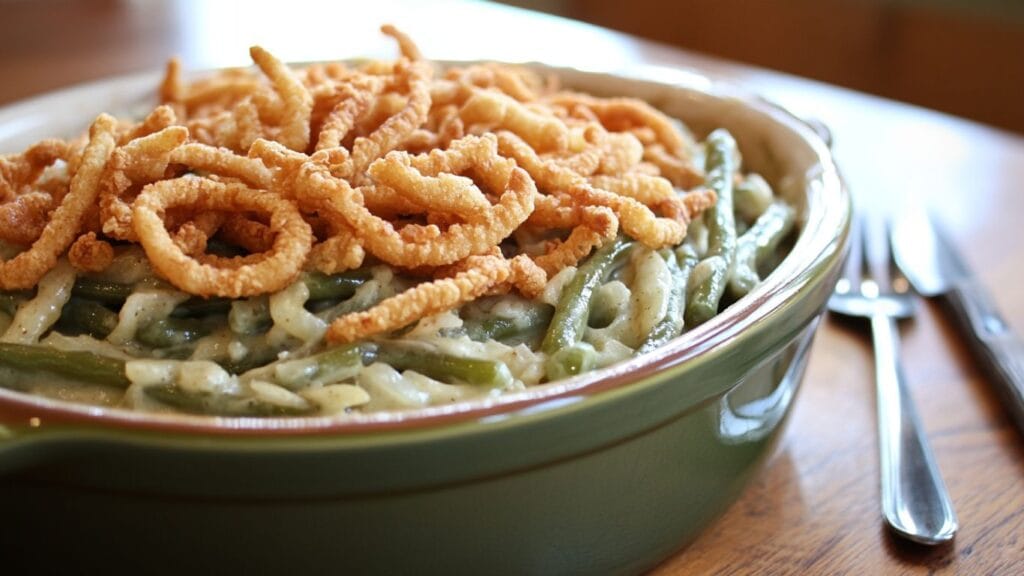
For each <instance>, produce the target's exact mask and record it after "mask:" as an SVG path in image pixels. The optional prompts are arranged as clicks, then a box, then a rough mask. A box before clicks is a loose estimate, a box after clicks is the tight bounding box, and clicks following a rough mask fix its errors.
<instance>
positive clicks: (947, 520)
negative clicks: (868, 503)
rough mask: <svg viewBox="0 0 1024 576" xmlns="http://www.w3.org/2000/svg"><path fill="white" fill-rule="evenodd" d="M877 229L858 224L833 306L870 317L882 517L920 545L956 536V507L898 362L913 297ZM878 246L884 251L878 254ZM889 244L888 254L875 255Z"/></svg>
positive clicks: (913, 301)
mask: <svg viewBox="0 0 1024 576" xmlns="http://www.w3.org/2000/svg"><path fill="white" fill-rule="evenodd" d="M870 232H872V231H871V230H869V229H868V227H867V225H866V222H865V221H861V222H860V223H858V224H856V225H855V226H854V228H853V232H852V235H853V237H852V238H851V242H850V245H851V250H850V254H849V256H848V259H847V262H846V268H845V270H844V274H843V277H842V278H841V279H840V280H839V282H838V284H837V285H836V292H835V294H834V295H833V296H832V298H831V299H830V300H829V304H828V306H829V309H830V310H831V311H832V312H835V313H838V314H843V315H846V316H857V317H863V318H868V319H870V320H871V334H872V338H873V340H874V349H875V384H876V394H877V405H878V436H879V454H880V460H881V461H880V468H881V475H882V516H883V517H884V518H885V521H886V522H887V523H888V524H889V526H890V527H891V528H892V529H893V530H894V531H895V532H896V533H897V534H899V535H900V536H903V537H905V538H908V539H910V540H912V541H914V542H918V543H921V544H929V545H933V544H940V543H943V542H947V541H949V540H951V539H952V538H953V535H954V534H956V530H957V519H956V513H955V512H954V511H953V504H952V502H951V501H950V499H949V494H948V493H947V492H946V486H945V484H943V482H942V478H941V476H940V475H939V469H938V466H936V464H935V457H934V456H933V455H932V451H931V448H930V447H929V445H928V440H927V438H926V437H925V435H924V431H923V429H922V427H921V423H920V420H919V419H918V416H917V411H916V410H915V409H914V406H913V403H912V400H911V397H910V394H909V392H908V390H907V387H906V383H905V377H904V374H903V369H902V367H901V365H900V361H899V332H898V330H897V327H896V319H897V318H909V317H911V316H912V315H913V314H914V307H915V300H914V295H913V294H912V293H911V292H910V287H909V286H908V284H907V282H906V279H905V278H903V277H902V275H900V273H899V271H898V270H896V267H895V265H894V264H893V260H892V253H891V250H890V246H889V237H888V235H887V234H884V233H883V234H874V235H870V234H869V233H870ZM871 240H875V241H876V244H872V243H871ZM883 245H884V246H883ZM872 247H874V248H876V249H878V250H876V252H874V253H873V252H872ZM883 248H884V251H885V256H884V258H877V257H873V254H880V252H881V249H883Z"/></svg>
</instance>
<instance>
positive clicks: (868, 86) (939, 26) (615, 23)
mask: <svg viewBox="0 0 1024 576" xmlns="http://www.w3.org/2000/svg"><path fill="white" fill-rule="evenodd" d="M506 3H508V4H513V5H517V6H522V7H526V8H531V9H534V10H541V11H546V12H550V13H553V14H559V15H562V16H566V17H569V18H574V19H577V20H583V21H585V22H590V23H593V24H597V25H599V26H605V27H607V28H612V29H614V30H620V31H623V32H628V33H630V34H635V35H637V36H642V37H644V38H649V39H652V40H657V41H659V42H664V43H667V44H672V45H675V46H679V47H683V48H686V49H690V50H696V51H699V52H704V53H707V54H713V55H716V56H722V57H725V58H729V59H733V60H738V61H741V62H746V63H750V64H754V65H757V66H763V67H765V68H771V69H774V70H780V71H784V72H789V73H791V74H795V75H798V76H805V77H809V78H814V79H817V80H821V81H823V82H828V83H830V84H837V85H840V86H844V87H847V88H853V89H855V90H860V91H863V92H869V93H871V94H876V95H879V96H884V97H886V98H893V99H896V100H902V101H905V102H910V103H913V104H918V105H921V106H925V107H928V108H934V109H937V110H942V111H944V112H949V113H951V114H955V115H957V116H964V117H967V118H970V119H972V120H977V121H979V122H983V123H986V124H991V125H993V126H998V127H1002V128H1005V129H1008V130H1013V131H1016V132H1020V133H1024V0H627V1H609V0H550V1H544V0H506Z"/></svg>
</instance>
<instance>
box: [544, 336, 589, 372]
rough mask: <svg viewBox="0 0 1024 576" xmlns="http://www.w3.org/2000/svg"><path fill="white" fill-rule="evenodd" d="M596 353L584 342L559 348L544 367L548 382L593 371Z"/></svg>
mask: <svg viewBox="0 0 1024 576" xmlns="http://www.w3.org/2000/svg"><path fill="white" fill-rule="evenodd" d="M596 365H597V351H596V350H594V347H593V346H591V345H590V344H587V343H586V342H576V343H574V344H570V345H569V346H566V347H565V348H561V349H559V350H558V351H556V352H555V353H554V354H552V355H551V356H550V357H549V358H548V362H547V364H546V365H545V367H544V368H545V370H546V372H547V377H548V380H558V379H561V378H569V377H570V376H575V375H577V374H583V373H584V372H589V371H591V370H593V369H594V367H595V366H596Z"/></svg>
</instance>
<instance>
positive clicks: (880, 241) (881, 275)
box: [863, 218, 892, 289]
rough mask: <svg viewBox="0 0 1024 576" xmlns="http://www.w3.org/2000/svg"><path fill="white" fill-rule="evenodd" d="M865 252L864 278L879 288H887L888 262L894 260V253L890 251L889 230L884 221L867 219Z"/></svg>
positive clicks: (865, 223)
mask: <svg viewBox="0 0 1024 576" xmlns="http://www.w3.org/2000/svg"><path fill="white" fill-rule="evenodd" d="M863 250H864V263H863V273H864V276H863V278H864V279H870V280H872V281H874V283H875V285H877V286H878V287H879V288H882V287H886V288H887V287H888V286H889V280H890V277H889V271H888V261H889V260H890V259H891V258H892V251H891V250H889V239H888V230H887V227H886V224H885V220H884V219H879V218H872V219H867V218H865V222H864V246H863ZM882 289H884V288H882Z"/></svg>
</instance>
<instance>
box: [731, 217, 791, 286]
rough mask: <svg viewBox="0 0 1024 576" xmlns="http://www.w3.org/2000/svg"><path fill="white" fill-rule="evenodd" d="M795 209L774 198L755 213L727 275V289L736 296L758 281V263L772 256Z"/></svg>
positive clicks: (738, 244) (786, 232)
mask: <svg viewBox="0 0 1024 576" xmlns="http://www.w3.org/2000/svg"><path fill="white" fill-rule="evenodd" d="M793 218H794V211H793V209H792V208H791V207H789V206H787V205H785V204H783V203H781V202H776V203H774V204H772V205H771V206H769V207H768V209H767V210H765V211H764V213H762V214H761V216H760V217H758V219H757V221H756V222H755V223H754V225H753V226H751V227H750V229H749V230H747V232H746V233H745V234H743V236H740V238H739V241H738V242H737V245H736V266H735V268H734V269H733V272H732V278H730V279H729V293H730V294H731V295H732V296H733V297H735V298H739V297H741V296H743V295H745V294H746V293H747V292H750V291H751V290H752V289H753V288H754V286H756V285H757V284H758V283H759V282H760V281H761V277H760V275H759V274H758V272H757V269H758V266H759V265H760V264H761V263H762V262H764V261H765V259H767V258H768V257H769V256H771V255H772V254H773V253H774V252H775V249H776V248H777V247H778V245H779V242H781V241H782V239H783V238H785V237H786V235H787V234H789V231H790V230H791V229H792V228H793Z"/></svg>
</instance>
